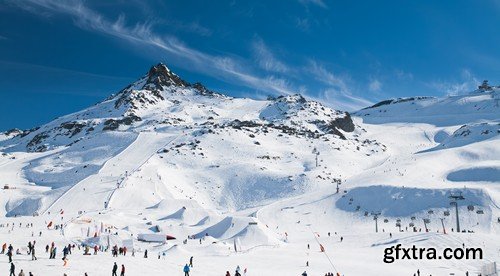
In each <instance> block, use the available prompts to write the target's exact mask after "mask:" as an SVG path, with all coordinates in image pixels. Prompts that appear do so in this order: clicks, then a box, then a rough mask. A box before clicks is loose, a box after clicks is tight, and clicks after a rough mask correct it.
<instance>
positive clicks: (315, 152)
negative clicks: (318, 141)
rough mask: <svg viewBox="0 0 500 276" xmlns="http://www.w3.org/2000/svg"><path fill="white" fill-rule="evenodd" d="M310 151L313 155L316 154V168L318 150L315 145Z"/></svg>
mask: <svg viewBox="0 0 500 276" xmlns="http://www.w3.org/2000/svg"><path fill="white" fill-rule="evenodd" d="M312 153H313V154H314V155H316V168H317V167H318V155H319V151H318V149H317V148H316V147H314V149H313V151H312Z"/></svg>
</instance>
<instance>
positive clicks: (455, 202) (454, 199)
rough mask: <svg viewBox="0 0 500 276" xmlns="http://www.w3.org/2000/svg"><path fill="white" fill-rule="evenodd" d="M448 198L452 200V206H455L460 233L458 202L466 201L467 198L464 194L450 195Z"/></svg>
mask: <svg viewBox="0 0 500 276" xmlns="http://www.w3.org/2000/svg"><path fill="white" fill-rule="evenodd" d="M448 198H449V199H450V200H451V202H450V205H455V214H456V216H457V232H459V233H460V220H459V219H458V201H459V200H464V199H465V197H464V196H463V195H462V192H459V193H458V194H450V196H449V197H448Z"/></svg>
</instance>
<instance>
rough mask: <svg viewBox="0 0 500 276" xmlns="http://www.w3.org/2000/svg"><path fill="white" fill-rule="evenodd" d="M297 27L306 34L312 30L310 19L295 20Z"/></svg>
mask: <svg viewBox="0 0 500 276" xmlns="http://www.w3.org/2000/svg"><path fill="white" fill-rule="evenodd" d="M295 26H296V27H297V28H299V29H300V30H302V31H304V32H308V31H309V30H310V29H311V23H310V21H309V19H308V18H299V17H297V18H295Z"/></svg>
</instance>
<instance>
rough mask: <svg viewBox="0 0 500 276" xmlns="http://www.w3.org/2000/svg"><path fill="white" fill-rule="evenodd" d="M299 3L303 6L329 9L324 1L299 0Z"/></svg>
mask: <svg viewBox="0 0 500 276" xmlns="http://www.w3.org/2000/svg"><path fill="white" fill-rule="evenodd" d="M299 2H300V3H301V4H303V5H315V6H318V7H321V8H324V9H327V8H328V6H327V5H326V3H325V1H323V0H299Z"/></svg>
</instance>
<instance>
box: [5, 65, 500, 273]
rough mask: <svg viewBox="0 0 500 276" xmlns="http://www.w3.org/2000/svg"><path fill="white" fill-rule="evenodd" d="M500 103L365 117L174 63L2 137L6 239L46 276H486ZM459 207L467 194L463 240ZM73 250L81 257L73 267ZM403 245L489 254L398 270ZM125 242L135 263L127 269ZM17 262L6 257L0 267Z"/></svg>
mask: <svg viewBox="0 0 500 276" xmlns="http://www.w3.org/2000/svg"><path fill="white" fill-rule="evenodd" d="M499 93H500V89H499V88H497V87H490V88H489V89H486V90H478V91H473V92H471V93H470V94H467V95H461V96H452V97H445V98H440V99H438V98H428V97H415V98H407V99H397V100H390V101H384V102H382V103H379V104H377V105H375V106H373V107H369V108H366V109H363V110H360V111H358V112H355V113H353V114H350V115H349V114H347V113H344V112H341V111H336V110H332V109H330V108H328V107H326V106H324V105H322V104H321V103H317V102H312V101H307V100H306V99H304V98H303V97H301V96H300V95H293V96H285V97H279V98H274V99H268V100H252V99H237V98H231V97H227V96H224V95H222V94H218V93H215V92H212V91H209V90H208V89H206V88H205V87H203V86H202V85H200V84H194V85H192V84H189V83H187V82H185V81H183V80H181V79H180V78H179V77H178V76H177V75H175V74H173V73H172V72H171V71H170V70H169V69H168V68H167V67H166V66H165V65H162V64H159V65H157V66H155V67H153V68H151V70H150V71H149V72H148V74H147V75H146V76H144V77H143V78H141V79H140V80H139V81H137V82H136V83H134V84H132V85H130V86H128V87H127V88H125V89H124V90H122V91H120V93H118V94H116V95H113V96H111V97H110V98H108V99H106V100H104V101H103V102H100V103H98V104H96V105H95V106H93V107H90V108H89V109H86V110H83V111H80V112H77V113H74V114H70V115H67V116H64V117H61V118H58V119H56V120H55V121H53V122H50V123H48V124H46V125H44V126H41V127H40V128H37V129H33V130H30V131H20V130H13V131H9V132H6V133H3V134H0V184H1V186H2V188H3V189H2V190H0V195H1V196H0V216H1V218H0V225H1V227H0V243H1V244H4V243H6V244H7V245H9V244H12V246H13V247H14V255H13V262H14V264H15V266H16V273H19V271H20V269H23V270H24V272H25V273H26V274H27V273H28V271H30V272H32V273H33V275H37V276H38V275H63V274H64V273H66V274H67V275H69V276H72V275H84V273H87V274H88V275H92V276H94V275H110V273H111V269H112V266H113V263H114V262H117V264H118V265H119V266H120V265H121V264H124V265H125V267H126V270H127V272H126V275H184V272H183V267H184V266H185V264H187V263H189V259H190V257H191V256H193V261H194V263H193V267H192V268H191V271H190V275H204V276H212V275H214V276H215V275H225V274H226V271H229V272H230V273H231V275H234V272H235V269H236V267H237V266H239V267H240V268H241V272H240V273H241V274H244V271H246V274H244V275H287V276H288V275H301V274H302V273H303V272H304V271H306V272H307V275H325V274H326V273H328V272H331V273H339V275H346V276H351V275H355V276H357V275H414V273H416V272H417V270H419V271H420V273H421V274H420V275H466V272H468V273H469V275H479V274H480V273H482V271H481V269H482V268H483V267H484V266H485V265H489V264H491V263H493V262H497V263H499V262H500V238H499V237H500V236H499V234H500V207H499V206H500V186H499V185H500V140H499V137H500V136H499V133H500V107H499V99H500V96H499ZM450 195H461V196H463V198H464V199H463V200H459V201H458V211H459V219H460V227H461V229H462V230H464V232H463V233H457V231H456V215H455V207H454V206H452V205H450V202H451V200H450V198H449V196H450ZM375 214H377V221H375V220H374V215H375ZM424 220H425V221H426V223H425V224H424ZM376 222H377V228H378V232H376V231H375V229H376V228H375V223H376ZM442 222H443V224H442ZM31 223H32V224H33V227H27V224H30V225H31ZM397 224H398V225H400V226H396V225H397ZM49 225H50V226H49ZM56 225H57V227H56ZM443 225H444V228H445V230H446V233H443ZM48 226H49V227H48ZM60 226H61V227H60ZM56 228H57V229H56ZM426 228H427V229H428V231H426ZM452 229H453V230H452ZM40 233H41V235H40ZM167 235H168V237H169V239H167ZM171 238H175V239H171ZM34 240H36V253H37V257H38V260H36V261H32V260H31V259H32V258H31V256H28V255H27V250H28V249H27V244H28V242H29V241H34ZM52 242H54V243H55V245H56V247H57V257H56V258H55V259H49V254H48V253H46V252H45V246H46V245H50V244H51V243H52ZM68 244H75V245H80V249H78V247H75V249H74V250H73V252H72V254H70V255H68V262H67V265H66V266H63V261H62V260H61V258H62V251H63V248H64V247H65V246H66V245H68ZM397 244H401V245H402V246H403V247H412V246H413V245H415V246H417V247H419V248H436V249H437V251H438V252H440V251H441V250H443V249H445V248H447V247H450V248H462V247H463V246H465V247H468V248H476V247H477V248H481V249H482V250H483V258H482V259H475V260H456V259H454V260H444V259H441V260H426V259H424V260H407V259H405V260H395V261H394V262H393V263H385V262H384V261H383V259H384V249H386V248H388V247H391V246H396V245H397ZM85 245H88V246H89V247H90V255H83V253H84V246H85ZM96 245H97V246H100V249H99V252H98V253H97V254H96V255H94V246H96ZM114 245H116V246H118V247H127V254H126V256H123V255H119V256H118V257H112V254H111V248H112V247H113V246H114ZM321 248H323V249H324V250H323V251H324V252H322V250H321ZM17 249H19V252H20V254H19V255H18V254H15V251H16V250H17ZM146 250H147V252H148V258H144V253H145V251H146ZM132 252H134V255H135V256H132ZM9 268H10V264H9V263H8V258H7V256H4V255H2V256H0V273H2V275H3V274H5V275H7V274H8V271H9Z"/></svg>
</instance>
